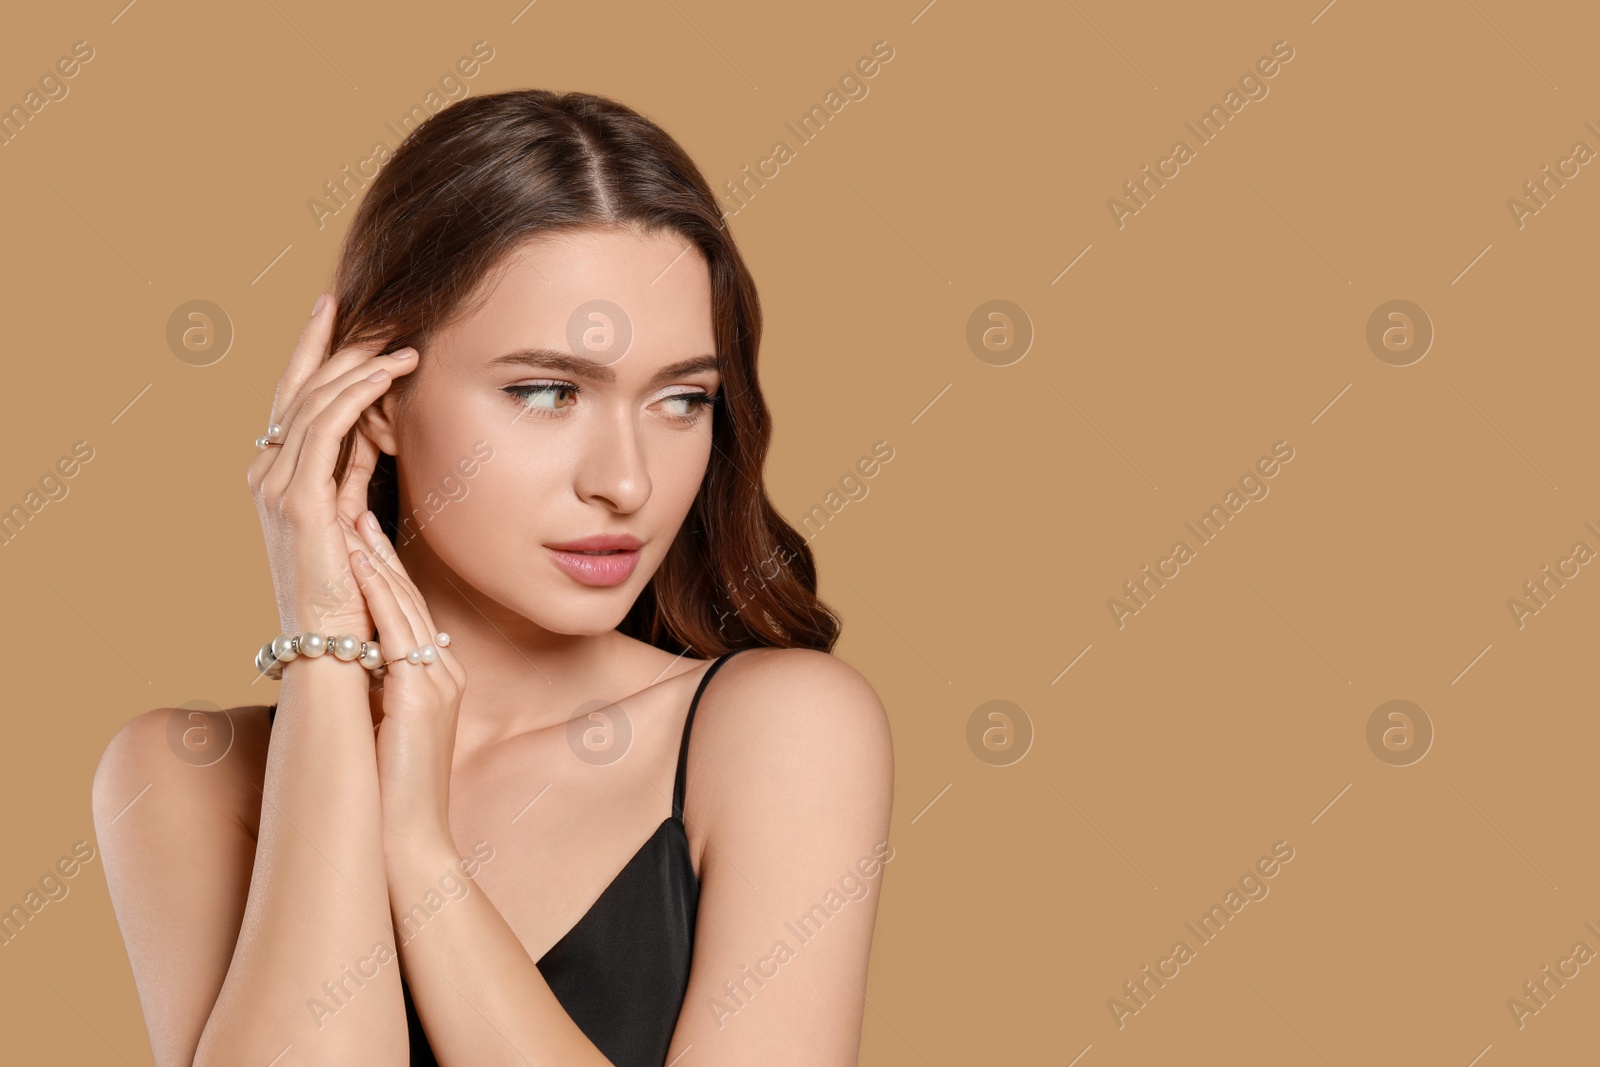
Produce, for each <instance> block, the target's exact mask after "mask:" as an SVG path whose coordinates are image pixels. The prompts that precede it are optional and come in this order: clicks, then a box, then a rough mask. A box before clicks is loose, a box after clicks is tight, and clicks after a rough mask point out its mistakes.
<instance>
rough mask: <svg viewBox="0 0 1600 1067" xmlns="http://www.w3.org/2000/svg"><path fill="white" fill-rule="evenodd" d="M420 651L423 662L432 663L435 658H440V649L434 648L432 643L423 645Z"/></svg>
mask: <svg viewBox="0 0 1600 1067" xmlns="http://www.w3.org/2000/svg"><path fill="white" fill-rule="evenodd" d="M420 651H421V653H422V662H423V663H432V662H433V661H434V660H436V659H438V658H439V650H438V649H436V648H434V647H433V646H432V645H423V646H422V648H421V650H420Z"/></svg>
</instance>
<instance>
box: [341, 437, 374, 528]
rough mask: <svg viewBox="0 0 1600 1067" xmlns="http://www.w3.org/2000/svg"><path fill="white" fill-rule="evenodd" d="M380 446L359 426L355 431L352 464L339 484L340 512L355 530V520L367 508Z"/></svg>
mask: <svg viewBox="0 0 1600 1067" xmlns="http://www.w3.org/2000/svg"><path fill="white" fill-rule="evenodd" d="M378 455H379V452H378V446H377V445H376V444H374V443H373V441H372V438H370V437H368V436H367V435H366V433H365V432H363V431H362V430H361V428H360V427H359V426H357V427H356V432H355V447H354V448H352V449H351V450H350V465H349V466H348V467H346V468H345V472H344V481H343V482H341V483H340V485H339V495H338V509H337V510H338V513H339V515H340V517H342V518H343V519H344V520H345V521H346V522H347V523H349V524H350V532H351V533H354V532H355V521H356V519H358V518H359V517H360V516H361V513H362V512H363V511H365V510H366V508H367V488H368V486H370V485H371V484H372V472H373V471H374V470H375V469H377V466H378Z"/></svg>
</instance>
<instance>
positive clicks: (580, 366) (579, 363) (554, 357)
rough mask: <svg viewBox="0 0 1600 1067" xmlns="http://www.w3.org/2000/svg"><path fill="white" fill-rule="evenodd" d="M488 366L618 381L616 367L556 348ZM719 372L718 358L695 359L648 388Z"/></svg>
mask: <svg viewBox="0 0 1600 1067" xmlns="http://www.w3.org/2000/svg"><path fill="white" fill-rule="evenodd" d="M488 365H489V366H491V367H503V366H528V367H541V368H547V369H554V370H560V371H566V372H567V373H568V374H571V375H574V376H576V377H579V378H588V379H589V380H590V381H596V382H614V381H616V380H617V372H616V371H615V370H614V369H613V366H614V364H610V363H601V362H599V361H598V360H592V359H585V358H584V357H583V356H575V355H573V354H572V353H571V352H561V351H558V350H556V349H553V348H519V349H517V350H516V351H515V352H507V353H506V354H505V355H503V356H495V357H494V358H493V359H491V360H489V363H488ZM716 369H717V357H716V356H712V355H706V356H694V357H692V358H690V359H683V360H679V361H678V362H676V363H672V364H669V365H668V366H665V367H662V368H661V369H660V370H658V371H656V372H655V374H654V375H652V376H651V378H650V381H649V382H647V383H646V385H647V386H653V385H658V384H660V383H663V382H667V381H670V380H672V379H673V378H680V377H683V376H684V375H686V374H695V373H698V372H700V371H707V370H716Z"/></svg>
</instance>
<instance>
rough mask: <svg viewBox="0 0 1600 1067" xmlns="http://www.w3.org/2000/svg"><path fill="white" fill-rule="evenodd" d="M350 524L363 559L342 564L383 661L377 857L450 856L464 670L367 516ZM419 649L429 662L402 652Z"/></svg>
mask: <svg viewBox="0 0 1600 1067" xmlns="http://www.w3.org/2000/svg"><path fill="white" fill-rule="evenodd" d="M356 525H357V528H358V532H359V533H360V534H361V539H362V540H363V541H365V542H366V544H367V545H368V546H369V547H368V549H367V551H366V553H364V555H365V556H366V557H367V558H366V559H363V558H362V556H363V553H359V552H356V553H352V554H351V559H350V566H351V569H352V571H354V573H355V576H356V580H357V581H358V582H359V583H360V585H361V592H362V595H363V596H365V597H366V602H367V608H368V610H369V611H370V612H371V613H372V620H373V622H374V624H375V625H376V627H377V631H378V646H379V648H380V649H381V650H382V652H383V658H384V660H385V661H386V662H388V663H389V665H388V667H387V668H386V669H385V675H384V679H383V719H382V721H380V722H379V724H378V736H377V752H378V791H379V796H380V805H381V809H382V821H383V849H384V855H385V857H386V858H388V859H389V860H391V861H392V860H397V859H406V858H411V857H413V856H418V855H427V854H430V853H436V852H440V851H443V852H444V853H445V854H447V855H454V854H455V851H456V846H455V842H454V838H453V837H452V835H451V833H450V766H451V761H452V758H453V757H454V755H455V746H456V718H457V714H458V712H459V711H460V708H461V694H462V692H463V691H464V690H465V688H466V682H467V676H466V671H465V670H464V669H463V668H462V666H461V664H460V662H459V661H458V660H457V659H456V657H455V656H454V654H452V653H451V651H450V649H448V648H440V647H439V644H438V641H437V640H436V637H437V634H438V630H437V629H435V627H434V624H433V618H432V616H430V615H429V614H428V605H427V604H426V603H424V602H423V599H422V594H421V593H419V592H418V591H417V587H416V586H415V585H414V584H413V583H412V581H411V578H410V576H409V575H407V574H406V572H405V568H404V567H403V566H402V565H401V563H400V557H399V556H398V555H397V554H396V553H395V550H394V546H393V545H392V544H390V542H389V539H388V538H387V537H385V536H384V534H383V531H382V529H381V528H380V527H379V526H378V522H377V519H375V518H374V517H373V516H372V512H370V511H368V512H366V513H365V514H363V515H362V516H361V518H360V520H359V521H358V522H357V524H356ZM426 645H432V646H433V648H434V652H435V659H434V661H433V662H432V663H411V662H408V661H407V660H406V658H405V656H406V653H407V652H409V651H411V650H412V649H414V648H417V649H420V648H423V647H424V646H426ZM396 660H398V662H393V661H396Z"/></svg>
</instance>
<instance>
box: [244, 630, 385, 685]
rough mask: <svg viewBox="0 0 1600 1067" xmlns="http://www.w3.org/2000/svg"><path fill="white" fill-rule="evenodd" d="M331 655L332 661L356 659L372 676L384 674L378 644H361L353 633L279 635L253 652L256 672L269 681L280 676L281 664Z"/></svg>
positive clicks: (281, 674) (308, 632)
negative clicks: (332, 656)
mask: <svg viewBox="0 0 1600 1067" xmlns="http://www.w3.org/2000/svg"><path fill="white" fill-rule="evenodd" d="M325 652H332V653H333V655H334V658H335V659H341V660H356V661H358V662H359V663H360V664H361V665H362V666H363V667H365V668H366V669H367V670H369V671H372V672H373V673H374V674H375V675H380V676H381V675H382V673H383V667H384V663H383V653H382V652H381V651H380V650H379V648H378V645H377V642H375V641H363V640H362V639H361V638H359V637H357V636H356V635H355V634H337V635H335V634H319V633H312V632H311V631H310V630H307V631H306V632H305V633H303V634H290V633H281V634H279V635H278V636H277V637H274V638H273V639H272V640H271V641H268V642H267V643H266V644H264V645H262V646H261V650H260V651H259V652H257V653H256V670H258V671H260V672H261V673H262V674H264V675H266V676H267V677H268V678H271V679H273V680H277V679H280V678H282V677H283V665H284V664H285V663H288V662H289V661H290V660H292V659H296V658H298V657H300V656H311V657H315V656H320V655H322V654H323V653H325Z"/></svg>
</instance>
